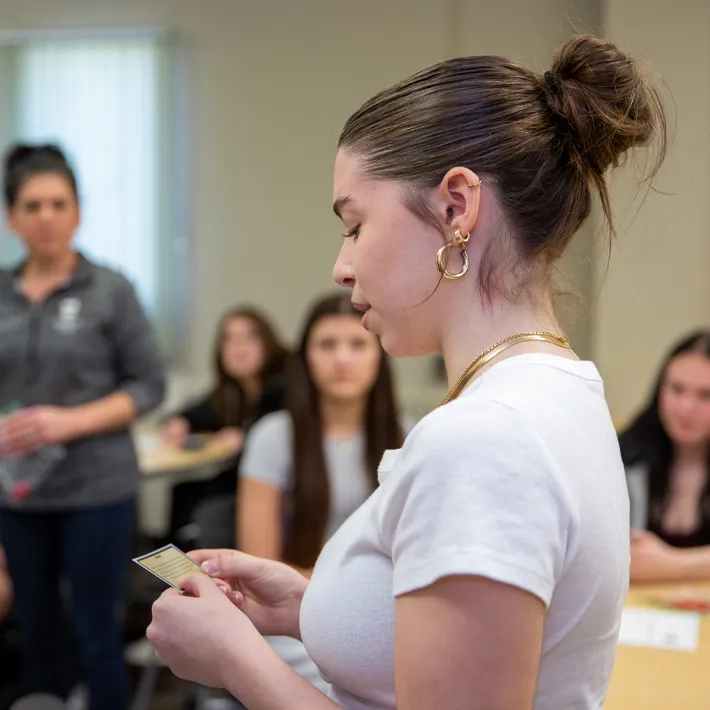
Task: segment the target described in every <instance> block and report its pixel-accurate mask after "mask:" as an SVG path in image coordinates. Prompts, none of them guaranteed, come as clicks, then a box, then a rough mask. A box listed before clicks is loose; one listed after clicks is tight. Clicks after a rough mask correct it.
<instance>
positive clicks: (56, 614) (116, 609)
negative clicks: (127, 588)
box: [0, 500, 135, 710]
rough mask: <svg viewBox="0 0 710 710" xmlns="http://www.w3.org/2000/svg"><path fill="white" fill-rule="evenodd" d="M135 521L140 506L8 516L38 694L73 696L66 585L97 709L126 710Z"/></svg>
mask: <svg viewBox="0 0 710 710" xmlns="http://www.w3.org/2000/svg"><path fill="white" fill-rule="evenodd" d="M134 517H135V503H134V501H133V500H129V501H125V502H121V503H116V504H112V505H105V506H99V507H96V508H84V509H79V510H73V511H64V512H52V513H33V512H25V511H22V512H20V511H12V510H1V511H0V540H2V544H3V546H4V547H5V552H6V554H7V562H8V569H9V572H10V576H11V578H12V581H13V584H14V587H15V616H16V619H17V623H18V626H19V629H20V634H21V637H22V645H23V649H24V653H25V663H26V672H27V681H28V683H29V686H30V690H32V691H34V692H45V693H55V694H56V695H59V696H61V697H64V698H66V696H67V694H68V692H69V691H70V690H71V685H72V680H73V674H72V665H71V661H72V654H71V653H70V652H69V649H68V648H67V646H66V643H65V642H66V634H65V631H66V626H65V623H64V621H65V619H66V615H65V605H64V597H63V595H62V591H63V588H62V586H61V583H62V582H65V581H66V582H68V584H69V591H70V600H69V601H70V609H71V618H72V622H73V627H74V636H75V641H76V645H77V648H78V653H79V663H80V668H81V676H82V680H83V681H84V682H85V683H86V685H87V687H88V690H89V709H90V710H125V709H126V707H127V705H128V679H127V675H126V669H125V665H124V660H123V643H122V638H121V637H122V634H121V623H120V617H121V608H120V604H121V601H122V599H123V591H124V583H125V577H126V571H127V568H128V564H130V560H129V556H130V552H131V539H132V534H133V523H134Z"/></svg>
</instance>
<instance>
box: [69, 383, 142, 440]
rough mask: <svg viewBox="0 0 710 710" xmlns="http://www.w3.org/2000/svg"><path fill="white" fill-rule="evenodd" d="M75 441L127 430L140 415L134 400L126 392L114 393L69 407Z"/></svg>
mask: <svg viewBox="0 0 710 710" xmlns="http://www.w3.org/2000/svg"><path fill="white" fill-rule="evenodd" d="M68 411H69V412H70V413H71V416H72V421H73V426H72V433H73V436H72V438H73V439H82V438H84V437H87V436H95V435H96V434H103V433H105V432H109V431H118V430H120V429H125V428H126V427H127V426H129V425H130V424H131V422H132V421H133V420H134V419H135V418H136V416H137V415H138V410H137V408H136V405H135V404H134V402H133V399H131V397H130V396H129V395H127V394H126V393H125V392H114V393H113V394H109V395H107V396H106V397H102V398H101V399H97V400H94V401H93V402H88V403H87V404H80V405H78V406H76V407H69V408H68Z"/></svg>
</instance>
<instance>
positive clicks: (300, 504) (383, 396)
mask: <svg viewBox="0 0 710 710" xmlns="http://www.w3.org/2000/svg"><path fill="white" fill-rule="evenodd" d="M360 315H362V314H361V313H359V312H358V311H356V310H355V309H354V308H353V306H352V304H351V303H350V296H349V295H347V294H340V293H338V294H336V295H333V296H328V297H325V298H322V299H320V300H319V301H317V302H316V303H315V304H314V305H313V307H312V308H311V310H310V312H309V313H308V316H307V317H306V322H305V324H304V326H303V331H302V333H301V338H300V342H299V345H298V349H297V350H296V352H295V354H294V357H293V359H292V361H291V366H290V369H289V377H288V384H287V389H286V407H287V409H288V411H289V413H290V415H291V420H292V424H293V473H294V486H293V494H292V495H293V497H292V500H291V504H290V507H289V514H290V525H289V528H288V532H287V535H286V538H285V544H284V549H283V555H282V557H283V559H284V560H285V561H286V562H288V563H289V564H292V565H296V566H298V567H306V568H308V567H312V566H313V565H314V564H315V561H316V558H317V557H318V554H319V553H320V551H321V548H322V547H323V543H324V542H325V531H326V525H327V523H328V514H329V511H330V487H329V485H328V473H327V471H326V466H325V456H324V453H323V421H322V418H321V413H320V406H319V397H318V391H317V390H316V386H315V383H314V382H313V378H312V376H311V373H310V371H309V369H308V362H307V359H306V351H307V348H308V342H309V339H310V337H311V333H312V332H313V328H314V327H315V326H316V324H317V323H318V322H319V321H320V320H321V319H322V318H326V317H329V316H360ZM363 430H364V434H365V465H366V468H367V472H368V474H369V477H370V482H371V485H372V489H373V490H374V489H375V487H376V486H377V466H378V465H379V463H380V459H381V458H382V454H383V453H384V451H385V449H395V448H397V447H399V446H401V445H402V440H403V435H402V430H401V427H400V424H399V420H398V418H397V408H396V406H395V397H394V388H393V384H392V376H391V373H390V367H389V360H388V357H387V355H386V354H385V353H384V351H382V360H381V362H380V369H379V372H378V375H377V379H376V380H375V384H374V385H373V387H372V389H371V390H370V393H369V394H368V398H367V407H366V409H365V421H364V422H363Z"/></svg>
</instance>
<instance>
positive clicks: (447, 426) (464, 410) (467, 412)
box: [403, 397, 530, 449]
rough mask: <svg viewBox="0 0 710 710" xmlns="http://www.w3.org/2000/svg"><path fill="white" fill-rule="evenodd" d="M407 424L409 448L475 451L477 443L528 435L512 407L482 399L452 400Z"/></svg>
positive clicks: (522, 421)
mask: <svg viewBox="0 0 710 710" xmlns="http://www.w3.org/2000/svg"><path fill="white" fill-rule="evenodd" d="M410 422H411V427H410V430H409V436H408V437H407V443H408V445H409V448H411V447H415V446H416V447H419V446H427V447H432V446H433V447H434V448H447V449H448V448H451V447H452V446H453V447H454V448H464V449H468V448H473V449H475V448H477V447H478V446H479V445H480V443H481V442H492V441H499V440H505V441H510V442H514V441H515V440H518V439H520V438H526V437H529V436H530V434H529V432H528V428H527V427H526V426H525V418H524V417H523V415H521V413H520V412H518V411H517V410H516V409H515V408H514V407H511V406H509V405H507V404H505V403H502V402H498V401H496V400H494V399H488V398H483V397H481V398H475V400H474V399H472V398H468V397H467V398H461V399H458V400H454V401H453V402H450V403H448V404H446V405H445V406H441V407H437V408H436V409H434V410H432V411H431V412H429V413H428V414H426V415H425V416H423V417H421V418H420V419H419V420H418V421H414V420H410ZM403 425H404V422H403Z"/></svg>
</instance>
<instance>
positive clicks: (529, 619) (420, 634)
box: [394, 576, 545, 710]
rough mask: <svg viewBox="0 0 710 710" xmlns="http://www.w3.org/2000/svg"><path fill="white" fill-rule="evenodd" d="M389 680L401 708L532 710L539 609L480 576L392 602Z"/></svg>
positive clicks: (528, 597) (522, 594) (444, 582)
mask: <svg viewBox="0 0 710 710" xmlns="http://www.w3.org/2000/svg"><path fill="white" fill-rule="evenodd" d="M396 618H397V622H396V625H395V656H394V676H395V687H396V688H397V707H398V708H406V710H429V708H446V710H469V708H473V707H477V708H478V707H480V708H486V710H532V707H533V698H534V696H535V684H536V681H537V673H538V666H539V664H540V654H541V645H542V630H543V625H544V620H545V605H544V604H543V602H542V601H541V600H540V599H538V598H537V597H535V596H533V595H532V594H530V593H528V592H526V591H523V590H522V589H518V588H516V587H513V586H510V585H507V584H500V583H499V582H495V581H493V580H490V579H486V578H483V577H470V576H465V577H464V576H461V577H448V578H445V579H441V580H440V581H438V582H436V583H435V584H433V585H432V586H430V587H428V588H426V589H421V590H417V591H415V592H412V593H410V594H406V595H404V596H401V597H399V598H398V599H397V604H396Z"/></svg>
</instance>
